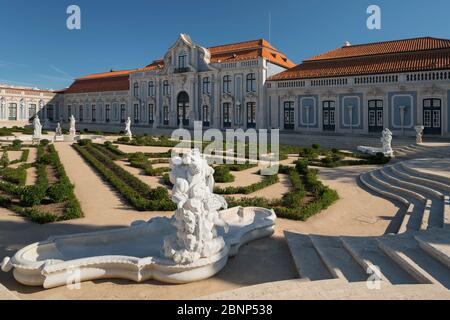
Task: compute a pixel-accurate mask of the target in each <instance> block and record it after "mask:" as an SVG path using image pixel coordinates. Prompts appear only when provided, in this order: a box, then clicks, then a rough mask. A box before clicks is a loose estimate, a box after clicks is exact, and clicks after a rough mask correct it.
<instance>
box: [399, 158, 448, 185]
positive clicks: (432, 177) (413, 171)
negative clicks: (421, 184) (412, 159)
mask: <svg viewBox="0 0 450 320" xmlns="http://www.w3.org/2000/svg"><path fill="white" fill-rule="evenodd" d="M400 166H401V167H402V168H403V169H404V170H405V171H407V172H409V173H410V174H412V175H415V176H418V177H421V178H425V179H429V180H433V181H437V182H440V183H443V184H447V185H450V178H445V177H443V176H440V175H437V174H433V173H431V172H427V173H426V172H421V171H419V170H417V169H415V168H412V167H411V165H410V163H408V161H405V162H401V163H400Z"/></svg>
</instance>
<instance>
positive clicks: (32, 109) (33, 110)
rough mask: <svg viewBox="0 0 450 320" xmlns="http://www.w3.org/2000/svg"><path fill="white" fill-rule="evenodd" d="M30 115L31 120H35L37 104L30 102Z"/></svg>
mask: <svg viewBox="0 0 450 320" xmlns="http://www.w3.org/2000/svg"><path fill="white" fill-rule="evenodd" d="M28 115H29V119H30V120H34V118H35V117H36V105H35V104H30V110H29V112H28Z"/></svg>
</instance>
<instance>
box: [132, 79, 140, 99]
mask: <svg viewBox="0 0 450 320" xmlns="http://www.w3.org/2000/svg"><path fill="white" fill-rule="evenodd" d="M133 95H134V96H135V97H138V96H139V83H137V82H135V83H134V91H133Z"/></svg>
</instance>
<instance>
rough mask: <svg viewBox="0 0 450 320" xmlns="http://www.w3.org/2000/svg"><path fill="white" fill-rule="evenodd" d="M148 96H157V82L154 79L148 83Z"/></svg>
mask: <svg viewBox="0 0 450 320" xmlns="http://www.w3.org/2000/svg"><path fill="white" fill-rule="evenodd" d="M148 96H149V97H153V96H155V84H154V82H153V81H150V82H149V83H148Z"/></svg>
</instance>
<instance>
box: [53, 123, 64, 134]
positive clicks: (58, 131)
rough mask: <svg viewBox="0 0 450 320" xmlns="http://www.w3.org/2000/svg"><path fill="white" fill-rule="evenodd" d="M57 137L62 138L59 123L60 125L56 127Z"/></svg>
mask: <svg viewBox="0 0 450 320" xmlns="http://www.w3.org/2000/svg"><path fill="white" fill-rule="evenodd" d="M55 135H57V136H62V129H61V123H59V122H58V125H57V126H56V129H55Z"/></svg>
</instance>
